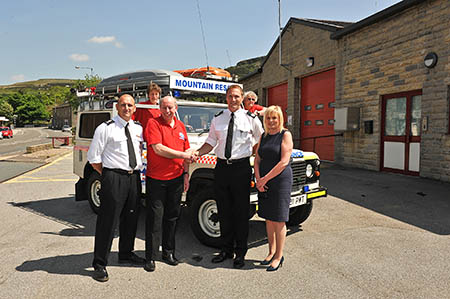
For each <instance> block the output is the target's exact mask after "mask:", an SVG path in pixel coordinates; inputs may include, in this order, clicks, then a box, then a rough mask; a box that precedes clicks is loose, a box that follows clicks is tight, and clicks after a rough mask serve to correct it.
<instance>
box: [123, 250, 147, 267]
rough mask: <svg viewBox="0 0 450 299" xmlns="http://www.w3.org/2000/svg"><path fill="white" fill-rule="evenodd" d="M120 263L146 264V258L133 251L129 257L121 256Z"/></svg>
mask: <svg viewBox="0 0 450 299" xmlns="http://www.w3.org/2000/svg"><path fill="white" fill-rule="evenodd" d="M119 263H120V264H133V265H143V264H145V259H143V258H141V257H139V256H138V255H136V254H135V253H134V252H132V253H130V255H129V256H128V257H127V258H120V257H119Z"/></svg>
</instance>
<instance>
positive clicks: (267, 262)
mask: <svg viewBox="0 0 450 299" xmlns="http://www.w3.org/2000/svg"><path fill="white" fill-rule="evenodd" d="M272 260H273V257H272V258H271V259H270V260H262V261H261V263H260V265H261V266H267V265H270V263H271V262H272Z"/></svg>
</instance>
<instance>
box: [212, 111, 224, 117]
mask: <svg viewBox="0 0 450 299" xmlns="http://www.w3.org/2000/svg"><path fill="white" fill-rule="evenodd" d="M222 113H223V110H222V111H219V112H217V113H216V115H214V117H217V116H219V115H221V114H222Z"/></svg>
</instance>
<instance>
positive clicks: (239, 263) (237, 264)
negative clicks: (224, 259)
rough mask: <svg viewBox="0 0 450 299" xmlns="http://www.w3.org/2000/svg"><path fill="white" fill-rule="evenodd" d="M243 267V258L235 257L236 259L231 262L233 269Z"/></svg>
mask: <svg viewBox="0 0 450 299" xmlns="http://www.w3.org/2000/svg"><path fill="white" fill-rule="evenodd" d="M244 266H245V262H244V257H243V256H236V258H235V259H234V261H233V267H234V268H236V269H241V268H242V267H244Z"/></svg>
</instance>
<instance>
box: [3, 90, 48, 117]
mask: <svg viewBox="0 0 450 299" xmlns="http://www.w3.org/2000/svg"><path fill="white" fill-rule="evenodd" d="M8 103H9V104H10V105H11V106H12V107H13V108H14V113H15V114H16V115H17V123H18V124H19V125H24V124H32V123H35V122H37V123H39V122H46V121H48V120H49V119H50V112H49V111H48V110H47V107H46V106H45V104H44V103H43V102H42V99H41V98H40V97H39V96H38V95H37V94H36V93H33V92H23V91H19V92H16V93H13V94H11V95H10V96H9V97H8Z"/></svg>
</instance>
